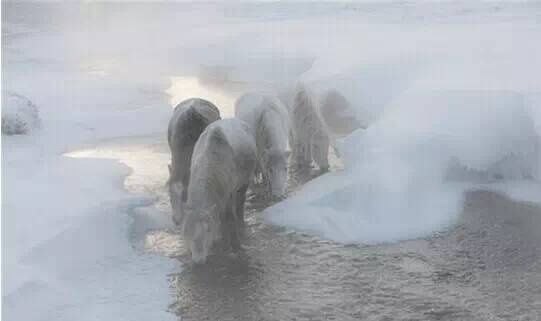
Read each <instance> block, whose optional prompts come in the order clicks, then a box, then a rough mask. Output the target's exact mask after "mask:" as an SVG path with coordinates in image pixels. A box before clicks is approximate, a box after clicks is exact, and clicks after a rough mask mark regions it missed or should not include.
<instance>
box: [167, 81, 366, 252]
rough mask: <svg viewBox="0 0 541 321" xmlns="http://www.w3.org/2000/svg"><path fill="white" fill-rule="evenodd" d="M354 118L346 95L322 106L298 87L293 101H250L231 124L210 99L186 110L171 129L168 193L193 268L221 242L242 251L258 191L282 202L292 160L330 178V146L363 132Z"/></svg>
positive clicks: (252, 96)
mask: <svg viewBox="0 0 541 321" xmlns="http://www.w3.org/2000/svg"><path fill="white" fill-rule="evenodd" d="M350 111H351V106H350V105H349V104H348V102H347V100H346V99H345V98H344V96H343V95H341V94H340V93H339V92H338V91H336V90H329V91H327V92H325V93H324V94H323V95H322V96H321V99H316V98H315V95H313V94H312V93H311V91H310V90H308V89H307V88H306V87H305V86H304V85H298V86H297V88H296V90H295V92H294V93H293V95H292V99H291V100H289V101H288V100H287V99H283V98H282V99H280V98H279V97H278V96H275V95H273V94H268V93H247V94H244V95H243V96H241V97H240V98H239V99H238V100H237V101H236V102H235V116H234V117H233V118H228V119H222V118H221V117H220V111H219V109H218V108H217V107H216V106H215V105H214V104H213V103H211V102H209V101H207V100H204V99H200V98H191V99H187V100H185V101H182V102H181V103H179V104H178V105H177V106H176V107H175V109H174V112H173V116H172V117H171V120H170V122H169V128H168V137H167V138H168V143H169V147H170V149H171V164H170V165H169V182H168V188H169V195H170V200H171V206H172V209H173V221H174V223H175V224H176V225H177V226H178V227H179V228H180V231H181V234H182V237H183V239H184V240H185V243H186V244H187V246H188V248H189V249H190V251H191V256H192V260H193V261H194V262H195V263H204V262H206V259H207V257H208V255H209V251H210V249H211V247H212V246H213V245H214V244H215V243H216V242H217V241H220V242H222V243H223V245H224V247H225V248H227V249H232V250H233V251H238V250H239V249H240V246H241V245H240V232H241V229H242V228H243V227H244V203H245V200H246V192H247V189H248V187H249V186H250V185H251V184H263V186H264V187H265V189H264V190H265V191H266V193H267V195H269V196H272V197H276V198H280V197H283V196H284V195H285V192H286V187H287V178H288V162H289V161H290V159H291V161H292V162H294V163H295V164H296V165H297V166H299V167H310V166H311V164H312V163H313V162H314V163H315V164H316V165H317V166H318V168H319V169H320V170H321V171H327V170H328V169H329V162H328V152H329V146H330V145H333V146H334V147H335V144H334V142H335V139H336V137H338V136H344V135H347V134H349V133H351V132H352V131H353V130H355V129H357V128H359V127H360V126H359V122H358V121H356V120H355V117H351V112H350ZM341 115H342V116H341ZM290 154H291V155H290Z"/></svg>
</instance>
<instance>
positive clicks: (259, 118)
mask: <svg viewBox="0 0 541 321" xmlns="http://www.w3.org/2000/svg"><path fill="white" fill-rule="evenodd" d="M235 116H236V117H237V118H239V119H241V120H243V121H245V122H246V123H247V124H248V125H249V126H250V128H251V129H252V133H253V134H254V137H255V142H256V146H257V160H258V166H257V171H258V172H261V174H262V177H263V181H264V182H265V184H266V185H267V187H268V189H269V192H270V193H271V195H273V196H274V197H281V196H283V195H284V194H285V191H286V187H287V161H288V158H289V151H288V149H287V143H288V135H289V116H288V110H287V109H286V107H285V106H284V105H283V104H282V102H281V101H280V100H278V99H277V98H276V97H273V96H270V95H265V94H258V93H249V94H245V95H243V96H242V97H240V98H239V99H238V100H237V102H236V103H235Z"/></svg>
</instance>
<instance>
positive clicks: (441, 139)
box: [264, 4, 541, 244]
mask: <svg viewBox="0 0 541 321" xmlns="http://www.w3.org/2000/svg"><path fill="white" fill-rule="evenodd" d="M461 5H462V4H461ZM498 5H499V4H498ZM413 6H415V5H413ZM449 6H450V5H449V4H446V5H443V7H447V8H449ZM467 6H468V5H467V4H466V7H467ZM430 7H431V6H425V7H422V6H420V8H422V9H428V11H430V10H429V9H430ZM496 7H498V6H497V5H496ZM463 9H464V11H463V12H469V10H474V9H471V8H470V9H467V8H463ZM486 9H487V10H488V9H489V8H486ZM515 9H517V8H515ZM531 9H532V11H531V16H530V18H533V19H535V18H536V17H539V14H540V10H539V8H538V7H536V6H535V5H534V7H532V8H531ZM475 10H477V9H475ZM489 11H490V10H489ZM504 11H505V10H504ZM520 11H521V10H517V11H514V10H510V11H506V12H507V13H508V14H510V15H513V14H511V12H514V13H516V14H518V12H520ZM451 12H452V10H451V11H450V13H451ZM431 13H432V14H435V13H436V12H431ZM477 14H479V16H478V17H477V19H476V21H468V22H467V23H464V21H463V19H464V16H463V15H461V14H455V15H453V14H449V15H448V16H446V17H445V18H443V17H438V16H437V15H436V16H434V15H429V16H424V17H425V18H426V20H427V21H430V22H427V23H426V24H425V23H421V24H420V25H419V24H415V23H414V24H410V25H399V24H397V25H392V24H382V25H381V26H380V27H381V28H378V29H375V28H374V29H372V31H373V33H369V32H367V31H366V30H362V28H360V25H355V24H351V25H349V24H348V23H347V22H344V23H343V24H341V25H340V27H341V28H342V27H345V28H347V29H349V30H348V31H349V32H348V34H355V35H356V39H358V41H359V47H358V48H359V50H358V51H355V50H346V47H347V46H352V45H351V43H347V44H345V43H342V44H338V45H341V48H342V49H343V50H340V49H337V46H334V45H333V46H327V45H326V46H324V47H325V48H332V49H331V50H333V51H334V50H337V51H338V52H339V53H340V54H339V57H336V56H332V55H330V54H328V55H325V54H324V53H323V58H322V59H317V60H316V61H315V63H314V66H313V68H312V69H311V70H309V71H308V72H307V73H305V74H303V76H302V78H303V81H304V82H305V83H307V84H308V85H309V86H312V87H313V88H314V89H315V90H316V92H318V93H319V94H320V93H323V92H325V90H328V89H337V90H339V91H340V92H342V93H343V94H344V95H345V96H346V98H347V99H348V101H350V102H352V105H353V106H354V107H356V109H357V115H356V117H357V118H358V119H360V120H361V122H363V123H364V124H366V125H368V126H369V128H368V129H367V130H362V129H361V130H357V131H356V132H354V133H353V134H351V135H350V136H349V137H347V138H346V139H344V140H343V141H341V142H340V145H339V146H340V149H341V154H342V155H344V165H345V169H344V171H343V172H338V173H331V174H327V175H324V176H322V177H319V178H318V179H316V180H314V181H312V182H310V183H308V184H306V185H305V186H303V187H302V188H301V190H300V191H298V192H297V193H296V194H294V195H293V196H292V197H291V198H289V199H287V200H285V201H283V202H281V203H279V204H277V205H275V206H273V207H271V208H268V209H267V210H265V212H264V213H265V217H266V218H267V220H268V221H269V222H271V223H273V224H277V225H282V226H286V227H290V228H293V229H300V230H303V231H307V232H310V233H315V234H317V235H320V236H322V237H324V238H328V239H332V240H335V241H338V242H344V243H365V244H372V243H380V242H393V241H399V240H404V239H410V238H416V237H424V236H428V235H430V234H431V233H433V232H436V231H439V230H443V229H445V228H447V227H449V226H450V225H452V224H453V222H454V220H455V219H456V217H457V216H458V215H459V214H460V212H461V209H462V202H463V201H462V200H463V194H464V192H465V191H468V190H472V189H485V190H487V189H488V190H495V191H499V192H502V193H505V194H506V195H508V196H509V197H512V198H514V199H517V200H520V201H529V202H537V203H539V202H541V176H540V175H539V173H540V172H539V171H540V168H541V138H540V137H541V131H540V130H539V121H540V120H541V118H540V116H539V110H541V104H540V100H539V93H540V92H541V87H540V85H539V84H540V82H539V74H540V73H539V72H540V71H541V59H539V57H540V54H541V45H540V44H539V43H538V42H532V41H531V39H537V38H539V37H540V36H541V28H539V26H538V25H535V24H532V20H530V19H528V18H526V19H523V20H519V19H515V18H510V20H505V21H504V20H500V19H496V20H493V19H492V18H493V17H490V14H488V11H486V12H483V13H481V12H478V13H477ZM442 18H443V19H444V20H445V21H444V22H443V21H441V20H440V19H442ZM406 19H407V17H406ZM434 20H435V21H434ZM434 22H437V23H434ZM428 25H429V26H430V27H428ZM362 27H364V28H366V29H371V27H372V26H367V25H364V26H362ZM399 29H400V30H399ZM353 30H355V31H354V32H352V31H353ZM376 30H377V32H376ZM322 50H324V49H322Z"/></svg>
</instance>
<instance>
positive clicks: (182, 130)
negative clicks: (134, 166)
mask: <svg viewBox="0 0 541 321" xmlns="http://www.w3.org/2000/svg"><path fill="white" fill-rule="evenodd" d="M218 119H220V112H219V110H218V108H216V106H214V105H213V104H212V103H211V102H209V101H206V100H203V99H199V98H191V99H188V100H184V101H183V102H181V103H180V104H178V105H177V106H176V107H175V110H174V112H173V116H172V117H171V120H170V121H169V128H168V131H167V141H168V143H169V148H170V149H171V164H170V165H169V183H168V187H169V197H170V199H171V207H172V208H173V221H174V222H175V224H177V225H181V224H182V219H183V216H184V215H183V210H182V206H183V203H184V202H186V199H187V188H188V185H189V182H190V164H191V161H192V153H193V149H194V146H195V143H196V142H197V139H198V138H199V136H200V135H201V133H202V132H203V131H204V130H205V128H207V126H208V125H209V124H210V123H212V122H214V121H216V120H218Z"/></svg>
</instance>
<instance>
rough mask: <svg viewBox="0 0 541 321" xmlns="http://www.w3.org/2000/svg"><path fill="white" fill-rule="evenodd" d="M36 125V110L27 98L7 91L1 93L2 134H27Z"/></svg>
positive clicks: (37, 119) (37, 121)
mask: <svg viewBox="0 0 541 321" xmlns="http://www.w3.org/2000/svg"><path fill="white" fill-rule="evenodd" d="M38 125H39V113H38V108H37V107H36V106H35V105H34V104H33V103H32V102H31V101H30V100H29V99H28V98H26V97H23V96H21V95H17V94H15V93H11V92H8V91H3V92H2V134H4V135H22V134H27V133H29V132H30V131H32V130H34V129H35V128H37V127H38Z"/></svg>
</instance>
